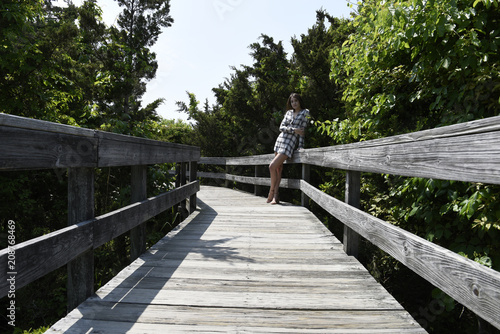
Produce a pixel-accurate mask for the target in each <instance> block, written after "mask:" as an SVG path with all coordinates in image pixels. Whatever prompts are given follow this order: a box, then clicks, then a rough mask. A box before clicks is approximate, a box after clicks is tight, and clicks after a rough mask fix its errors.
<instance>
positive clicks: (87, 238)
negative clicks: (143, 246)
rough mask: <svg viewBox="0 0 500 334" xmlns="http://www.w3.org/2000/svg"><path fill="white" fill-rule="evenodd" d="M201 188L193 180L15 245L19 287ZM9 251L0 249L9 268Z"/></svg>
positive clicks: (0, 285) (2, 284)
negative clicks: (154, 195) (179, 186)
mask: <svg viewBox="0 0 500 334" xmlns="http://www.w3.org/2000/svg"><path fill="white" fill-rule="evenodd" d="M198 189H199V182H198V181H195V182H191V183H189V184H187V185H185V186H183V187H182V188H179V189H174V190H172V191H170V192H167V193H164V194H162V195H159V196H156V197H152V198H149V199H147V200H145V201H141V202H137V203H134V204H131V205H129V206H127V207H125V208H122V209H119V210H116V211H113V212H110V213H108V214H105V215H103V216H99V217H97V218H95V219H91V220H88V221H84V222H82V223H78V224H74V225H71V226H69V227H67V228H63V229H60V230H57V231H55V232H52V233H49V234H46V235H44V236H41V237H39V238H35V239H32V240H29V241H26V242H23V243H20V244H18V245H16V246H15V247H13V250H14V251H15V252H16V269H17V276H16V287H17V288H21V287H23V286H25V285H26V284H28V283H31V282H32V281H34V280H36V279H38V278H40V277H43V276H44V275H46V274H48V273H49V272H51V271H53V270H55V269H57V268H59V267H61V266H63V265H65V264H67V263H68V262H69V261H71V260H73V259H74V258H75V257H77V256H78V255H80V254H82V253H84V252H86V251H88V250H91V249H95V248H97V247H99V246H102V245H103V244H104V243H106V242H108V241H110V240H112V239H114V238H116V237H117V236H119V235H121V234H122V233H125V232H127V231H128V230H130V229H131V228H132V227H135V226H137V225H138V224H140V223H141V222H143V221H145V220H147V219H150V218H151V217H153V216H155V215H156V214H158V213H160V212H162V211H164V210H165V209H168V208H170V207H172V206H173V205H174V204H176V203H178V202H180V201H181V200H182V199H183V198H186V197H189V196H190V195H191V194H192V193H194V192H196V191H197V190H198ZM141 219H142V220H141ZM8 251H9V249H8V248H5V249H3V250H0V268H7V258H8ZM7 272H8V270H4V271H2V273H1V276H0V280H1V281H0V296H2V297H3V296H6V295H7V292H8V285H7V278H8V277H7Z"/></svg>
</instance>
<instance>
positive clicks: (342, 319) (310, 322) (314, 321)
mask: <svg viewBox="0 0 500 334" xmlns="http://www.w3.org/2000/svg"><path fill="white" fill-rule="evenodd" d="M80 317H84V318H85V319H89V320H97V321H110V320H111V321H113V322H115V321H116V322H120V321H123V319H137V322H139V323H143V324H147V323H149V324H165V325H167V324H168V325H177V326H188V325H189V324H195V323H196V324H197V325H198V326H214V327H215V326H220V325H221V324H225V326H241V323H242V319H245V320H246V321H247V323H246V326H260V327H272V328H275V329H278V328H287V329H292V327H291V324H293V326H294V327H293V328H295V329H302V330H311V329H316V330H323V331H324V330H325V328H344V329H345V330H348V327H349V325H350V324H352V323H353V322H355V321H358V329H359V328H365V329H370V328H375V327H377V326H384V327H385V328H387V329H389V328H391V327H392V329H393V330H394V329H399V330H402V329H406V327H404V326H401V324H402V322H401V321H400V320H401V319H404V318H406V319H408V315H407V314H405V313H404V312H386V311H370V312H364V311H341V310H339V311H335V310H327V311H326V310H325V311H317V312H307V311H301V310H293V311H291V310H251V309H244V310H242V309H240V308H204V307H186V306H167V305H147V306H146V305H137V304H113V303H104V302H103V303H99V302H90V301H89V302H88V303H86V304H85V305H84V306H83V307H81V308H79V310H78V311H76V310H75V312H72V313H71V314H69V315H68V318H69V319H79V318H80ZM384 327H382V328H384ZM223 328H224V327H223ZM257 328H258V327H257ZM186 330H188V328H186ZM82 332H85V331H82ZM168 333H170V331H169V332H168ZM323 333H324V332H323Z"/></svg>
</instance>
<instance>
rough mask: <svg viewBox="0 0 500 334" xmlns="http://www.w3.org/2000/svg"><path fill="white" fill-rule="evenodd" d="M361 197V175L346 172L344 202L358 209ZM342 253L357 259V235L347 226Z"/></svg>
mask: <svg viewBox="0 0 500 334" xmlns="http://www.w3.org/2000/svg"><path fill="white" fill-rule="evenodd" d="M360 197H361V173H360V172H355V171H347V173H346V181H345V202H346V203H347V204H349V205H351V206H352V207H354V208H356V209H359V206H360ZM343 244H344V251H345V252H346V254H347V255H352V256H354V257H356V258H357V257H358V254H359V249H358V248H359V235H358V234H357V233H356V232H354V231H353V230H352V229H351V228H350V227H349V226H347V225H344V239H343Z"/></svg>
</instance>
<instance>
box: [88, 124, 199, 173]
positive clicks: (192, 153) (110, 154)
mask: <svg viewBox="0 0 500 334" xmlns="http://www.w3.org/2000/svg"><path fill="white" fill-rule="evenodd" d="M96 136H97V137H98V138H99V163H98V167H109V166H131V165H152V164H160V163H173V162H187V161H195V160H198V159H199V158H200V149H199V148H198V147H194V146H188V145H181V144H175V143H166V142H161V141H157V140H151V139H145V138H138V137H132V136H125V135H118V134H114V133H108V132H102V131H97V133H96Z"/></svg>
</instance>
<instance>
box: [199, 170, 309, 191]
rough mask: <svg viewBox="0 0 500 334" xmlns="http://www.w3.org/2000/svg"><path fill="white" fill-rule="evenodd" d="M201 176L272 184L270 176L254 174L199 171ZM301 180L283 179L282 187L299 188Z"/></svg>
mask: <svg viewBox="0 0 500 334" xmlns="http://www.w3.org/2000/svg"><path fill="white" fill-rule="evenodd" d="M198 176H199V177H206V178H212V179H221V180H230V181H233V182H241V183H246V184H253V185H260V186H268V187H270V186H271V180H270V179H269V177H253V176H240V175H233V174H226V173H212V172H198ZM299 182H300V180H298V179H281V182H280V187H282V188H289V189H299V187H300V184H299Z"/></svg>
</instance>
